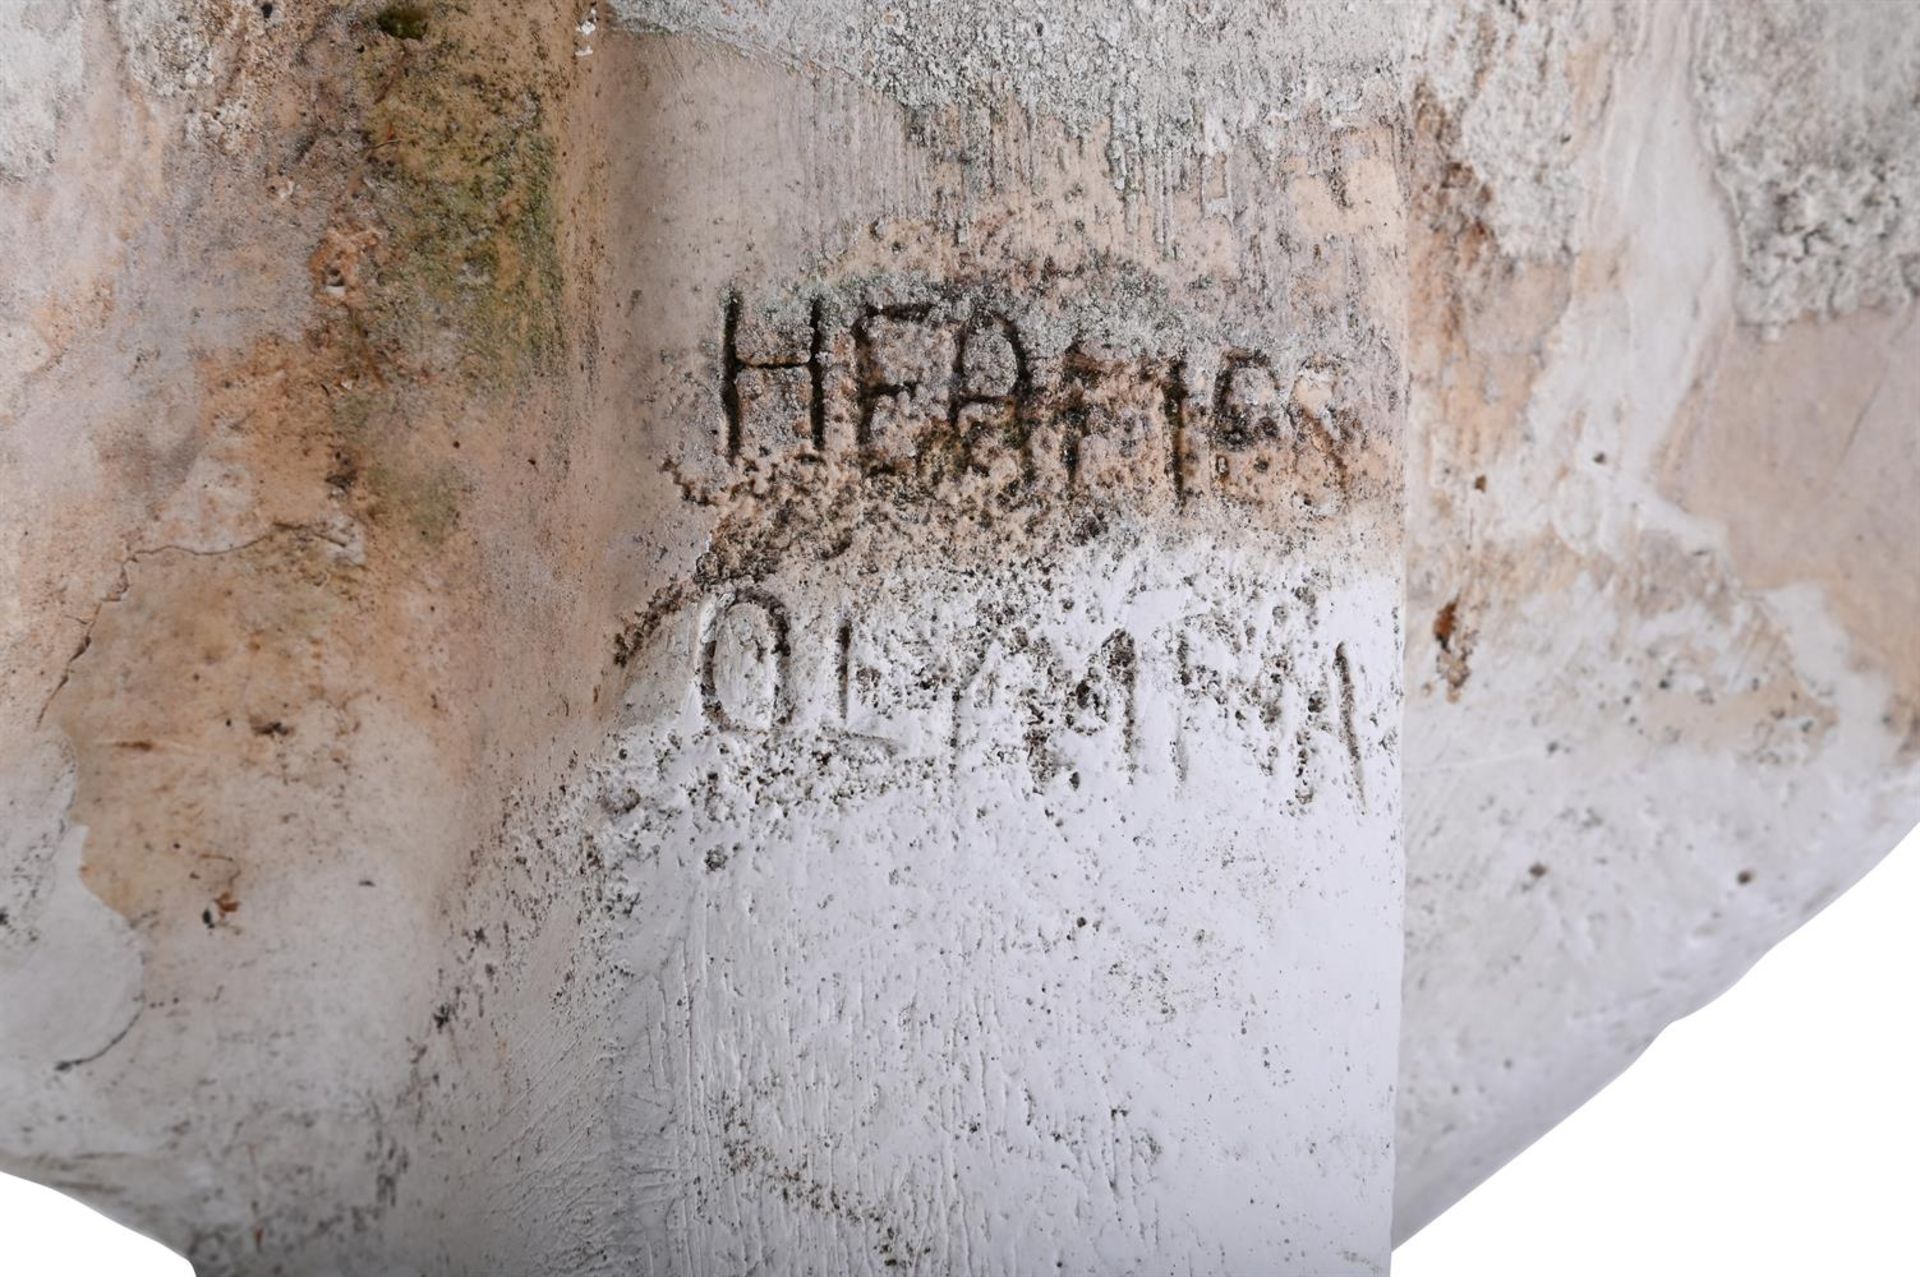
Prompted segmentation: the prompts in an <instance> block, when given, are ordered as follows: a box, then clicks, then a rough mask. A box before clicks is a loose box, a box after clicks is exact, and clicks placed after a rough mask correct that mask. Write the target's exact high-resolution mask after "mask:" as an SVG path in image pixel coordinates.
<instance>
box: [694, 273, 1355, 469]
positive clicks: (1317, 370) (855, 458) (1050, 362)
mask: <svg viewBox="0 0 1920 1277" xmlns="http://www.w3.org/2000/svg"><path fill="white" fill-rule="evenodd" d="M1013 309H1014V308H1013V307H1011V306H1008V305H1005V304H1002V303H1000V302H997V301H994V300H990V299H988V298H985V297H971V296H968V295H965V294H961V295H957V296H956V295H945V296H943V297H942V298H941V299H940V300H938V301H927V302H920V301H916V302H911V303H900V302H884V303H882V302H874V303H861V304H858V305H854V304H851V303H847V302H846V301H844V299H830V298H828V297H825V296H822V297H816V298H813V299H811V300H806V301H796V300H786V301H783V302H779V303H774V304H768V305H752V306H750V305H747V304H746V303H745V302H744V301H743V300H742V298H741V297H739V296H738V295H730V296H729V297H728V298H727V300H726V302H725V306H724V310H723V314H722V318H721V330H722V332H721V365H722V366H721V384H720V401H721V420H722V439H721V443H722V447H723V449H724V452H725V455H726V457H727V458H728V460H729V461H730V463H732V464H733V465H734V466H736V467H746V468H753V467H759V466H763V465H766V464H769V463H773V462H777V461H780V460H782V459H786V458H791V457H794V456H803V455H804V456H811V457H814V458H816V459H819V460H827V461H844V462H847V463H850V464H854V465H857V466H859V467H861V468H862V469H864V470H865V471H867V472H869V473H874V472H890V473H910V474H913V475H916V476H918V477H920V478H922V479H925V480H929V481H932V482H935V483H939V484H961V485H965V484H979V485H984V486H985V489H986V490H988V491H1003V492H1004V491H1010V490H1012V488H1014V487H1016V486H1018V485H1020V484H1022V483H1026V484H1032V483H1034V482H1036V481H1040V482H1044V483H1046V484H1047V486H1048V487H1049V488H1050V489H1052V490H1055V491H1058V492H1062V493H1081V494H1088V495H1092V494H1100V495H1107V496H1123V497H1128V498H1134V499H1146V500H1162V499H1164V500H1165V501H1166V502H1168V503H1170V504H1172V505H1174V506H1179V505H1181V504H1184V503H1185V502H1186V501H1187V500H1188V498H1189V497H1192V496H1196V495H1204V494H1211V495H1216V496H1223V497H1237V498H1244V499H1249V500H1253V499H1260V498H1262V497H1264V496H1267V495H1271V494H1272V492H1273V491H1275V490H1276V488H1277V486H1278V484H1279V481H1280V480H1282V479H1283V478H1284V477H1285V476H1286V475H1288V474H1291V473H1295V472H1299V471H1301V470H1302V469H1303V468H1304V464H1305V463H1306V462H1308V461H1320V462H1326V461H1330V462H1332V463H1333V465H1334V466H1335V467H1336V468H1338V467H1341V466H1342V465H1343V464H1344V461H1343V455H1342V454H1343V452H1344V451H1345V450H1347V449H1349V448H1351V447H1352V446H1353V445H1354V443H1355V441H1356V440H1357V437H1358V433H1359V431H1358V414H1357V411H1356V410H1355V409H1354V408H1353V407H1352V406H1351V405H1350V404H1347V403H1345V402H1343V396H1342V395H1341V394H1340V393H1339V392H1338V381H1339V379H1338V375H1337V369H1336V368H1335V366H1334V365H1333V364H1332V363H1331V361H1327V360H1324V359H1313V360H1308V361H1307V362H1306V363H1305V364H1303V365H1301V366H1299V367H1296V368H1288V369H1285V370H1283V369H1282V368H1281V367H1280V366H1279V365H1278V364H1277V363H1276V362H1275V360H1274V358H1273V357H1272V356H1271V355H1270V354H1269V353H1267V352H1264V351H1259V350H1249V349H1241V348H1230V349H1226V350H1222V351H1208V352H1200V353H1197V354H1196V353H1193V352H1179V353H1174V354H1145V355H1143V354H1140V353H1137V352H1132V351H1126V350H1119V349H1113V348H1109V347H1107V346H1103V345H1102V344H1101V343H1100V342H1099V341H1097V340H1095V339H1093V338H1091V337H1088V336H1085V335H1080V336H1075V337H1073V338H1071V340H1069V341H1068V342H1067V343H1066V344H1065V345H1064V346H1060V345H1058V344H1057V343H1058V336H1057V334H1056V335H1055V338H1054V340H1055V342H1056V345H1055V346H1054V347H1053V348H1052V349H1051V350H1048V349H1045V348H1037V347H1036V345H1035V343H1034V342H1032V341H1030V340H1029V338H1028V336H1027V334H1026V333H1025V332H1024V331H1023V326H1022V321H1021V320H1020V319H1018V318H1016V317H1015V315H1014V314H1013V313H1011V312H1012V310H1013ZM1320 468H1321V470H1322V471H1324V470H1325V467H1324V466H1322V467H1320Z"/></svg>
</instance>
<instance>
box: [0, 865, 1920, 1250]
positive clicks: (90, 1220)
mask: <svg viewBox="0 0 1920 1277" xmlns="http://www.w3.org/2000/svg"><path fill="white" fill-rule="evenodd" d="M0 1255H3V1256H4V1260H0V1264H3V1265H4V1271H5V1272H6V1273H8V1274H11V1275H15V1277H53V1275H54V1274H58V1275H59V1277H94V1275H95V1274H99V1275H102V1277H107V1275H111V1277H186V1274H188V1273H190V1272H191V1269H190V1268H189V1267H188V1266H187V1264H186V1262H185V1261H184V1260H182V1259H180V1258H179V1257H178V1256H175V1255H173V1254H171V1253H169V1252H167V1251H166V1250H165V1249H163V1248H162V1247H160V1246H157V1245H155V1244H154V1243H152V1242H149V1241H147V1240H145V1239H144V1238H140V1237H137V1236H135V1235H134V1234H132V1233H130V1232H128V1231H127V1230H125V1229H123V1228H120V1227H118V1226H116V1225H114V1224H111V1223H108V1222H107V1221H106V1220H105V1219H103V1218H102V1217H100V1216H99V1215H96V1214H94V1213H93V1212H92V1211H90V1210H88V1209H87V1208H86V1207H84V1206H81V1205H79V1204H78V1203H76V1202H73V1201H70V1200H69V1199H67V1198H64V1197H62V1196H60V1195H59V1194H58V1193H55V1192H52V1191H51V1190H49V1189H43V1188H38V1187H36V1186H33V1185H30V1184H26V1183H23V1182H22V1181H20V1180H16V1179H11V1178H9V1177H6V1176H0ZM1393 1272H1394V1277H1624V1275H1626V1274H1633V1275H1634V1277H1719V1275H1721V1274H1737V1275H1738V1277H1814V1275H1822V1274H1846V1275H1847V1277H1855V1275H1857V1274H1882V1273H1920V833H1917V834H1915V835H1910V836H1909V837H1908V838H1907V840H1906V841H1905V842H1904V843H1902V844H1901V846H1900V848H1899V850H1897V851H1895V852H1894V853H1893V855H1892V856H1890V857H1889V858H1888V859H1887V861H1886V863H1884V864H1883V865H1881V866H1880V867H1879V868H1878V869H1876V870H1874V871H1873V873H1871V874H1870V875H1868V877H1867V879H1866V881H1865V882H1863V883H1862V884H1861V885H1860V887H1858V888H1856V889H1855V890H1853V891H1851V892H1849V893H1847V894H1846V895H1844V896H1842V897H1841V898H1840V900H1839V901H1838V902H1837V903H1835V904H1834V905H1833V906H1832V907H1830V908H1829V909H1828V910H1827V911H1826V912H1825V913H1823V914H1821V915H1820V916H1819V917H1817V918H1815V919H1814V920H1813V921H1812V922H1811V923H1809V924H1807V926H1806V927H1804V928H1803V929H1802V930H1801V931H1800V932H1799V933H1798V934H1796V935H1794V936H1793V937H1792V938H1790V939H1789V940H1788V941H1787V942H1786V943H1785V944H1783V945H1781V946H1780V948H1778V949H1776V950H1775V951H1774V952H1773V953H1771V954H1769V955H1768V956H1767V957H1766V958H1764V959H1762V960H1761V962H1760V965H1759V966H1757V967H1755V968H1754V970H1753V972H1752V974H1750V975H1749V976H1748V977H1747V978H1746V979H1745V980H1743V981H1741V982H1740V983H1739V984H1738V985H1736V986H1735V987H1734V989H1733V991H1732V992H1730V993H1728V994H1727V995H1726V996H1724V997H1722V998H1721V999H1720V1000H1719V1001H1717V1002H1715V1003H1714V1004H1713V1005H1711V1006H1709V1007H1708V1008H1706V1010H1704V1011H1701V1012H1700V1013H1699V1014H1697V1015H1695V1016H1693V1017H1691V1018H1689V1019H1687V1020H1683V1021H1681V1022H1680V1023H1679V1024H1677V1025H1675V1026H1673V1027H1672V1028H1670V1029H1668V1030H1667V1032H1666V1033H1664V1034H1662V1035H1661V1037H1660V1038H1659V1040H1658V1041H1656V1042H1655V1043H1654V1044H1653V1047H1652V1048H1651V1049H1650V1050H1649V1051H1648V1052H1647V1054H1646V1055H1645V1056H1644V1057H1642V1058H1641V1060H1640V1062H1639V1063H1638V1064H1636V1065H1634V1066H1633V1068H1631V1069H1630V1070H1628V1071H1627V1073H1626V1075H1625V1076H1624V1077H1622V1078H1621V1079H1620V1080H1619V1081H1617V1082H1615V1083H1614V1084H1613V1085H1612V1086H1610V1087H1608V1088H1607V1089H1606V1090H1605V1091H1603V1092H1601V1093H1600V1095H1598V1096H1597V1097H1595V1098H1594V1099H1593V1101H1592V1102H1591V1103H1589V1104H1587V1105H1586V1107H1584V1108H1582V1109H1581V1110H1580V1111H1579V1112H1578V1113H1575V1114H1574V1115H1573V1116H1572V1117H1571V1118H1568V1119H1567V1121H1565V1122H1564V1123H1562V1124H1561V1125H1560V1127H1559V1128H1558V1129H1556V1130H1555V1131H1553V1132H1552V1133H1551V1134H1549V1135H1548V1136H1547V1137H1546V1138H1545V1139H1542V1140H1541V1141H1540V1142H1539V1143H1538V1144H1536V1145H1534V1146H1533V1147H1532V1148H1531V1149H1529V1150H1527V1151H1526V1152H1525V1153H1523V1154H1521V1155H1520V1157H1518V1158H1517V1159H1515V1160H1514V1162H1513V1163H1512V1164H1510V1165H1509V1166H1508V1167H1507V1168H1506V1169H1505V1170H1503V1171H1501V1172H1500V1173H1499V1174H1497V1175H1495V1176H1494V1177H1493V1178H1492V1179H1490V1180H1488V1181H1487V1182H1486V1184H1484V1185H1482V1186H1481V1188H1480V1189H1479V1190H1477V1191H1476V1192H1474V1193H1473V1194H1472V1195H1470V1196H1469V1197H1467V1198H1466V1199H1465V1200H1464V1201H1462V1202H1461V1203H1460V1204H1459V1205H1458V1206H1456V1207H1454V1208H1453V1210H1451V1211H1449V1212H1448V1213H1447V1214H1445V1215H1443V1216H1441V1217H1440V1219H1438V1220H1437V1221H1435V1222H1434V1223H1433V1224H1432V1225H1430V1226H1429V1227H1428V1228H1427V1229H1426V1230H1425V1231H1424V1232H1422V1233H1421V1234H1420V1235H1419V1236H1417V1237H1415V1238H1413V1239H1412V1240H1411V1241H1409V1242H1408V1243H1407V1244H1406V1245H1405V1246H1402V1247H1401V1248H1400V1250H1399V1252H1398V1253H1397V1254H1396V1255H1395V1256H1394V1264H1393Z"/></svg>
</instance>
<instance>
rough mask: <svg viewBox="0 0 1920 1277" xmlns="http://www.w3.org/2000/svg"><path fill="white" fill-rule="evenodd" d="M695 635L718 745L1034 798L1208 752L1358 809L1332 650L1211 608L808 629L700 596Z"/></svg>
mask: <svg viewBox="0 0 1920 1277" xmlns="http://www.w3.org/2000/svg"><path fill="white" fill-rule="evenodd" d="M1305 594H1306V595H1307V597H1308V599H1309V600H1310V599H1311V591H1306V592H1305ZM1290 597H1291V596H1290ZM1294 601H1295V602H1298V600H1297V599H1296V600H1294ZM1302 606H1306V607H1311V606H1312V604H1311V602H1308V603H1306V604H1303V605H1302ZM889 610H890V609H889ZM1283 611H1284V609H1283V608H1282V607H1280V606H1277V605H1272V606H1270V607H1269V612H1270V615H1271V616H1272V617H1274V618H1276V620H1277V619H1278V618H1280V617H1281V615H1282V613H1283ZM885 614H886V612H884V611H883V613H882V615H885ZM1062 615H1063V616H1067V617H1071V616H1072V615H1073V612H1072V610H1071V609H1069V610H1068V611H1067V612H1065V613H1063V614H1062ZM697 626H698V635H699V642H698V647H697V652H698V672H697V681H698V690H699V702H700V712H701V714H702V716H703V717H704V718H705V720H706V723H707V725H708V727H709V728H711V729H712V730H714V731H717V732H721V733H724V734H729V735H740V736H747V737H756V738H780V737H792V738H796V739H798V738H802V737H805V738H810V739H815V740H820V739H825V740H829V741H831V740H838V741H841V742H844V743H846V744H849V745H856V744H857V745H858V746H860V747H862V748H867V749H879V750H882V751H884V752H885V753H887V754H888V755H890V756H893V757H897V758H907V757H919V758H940V759H944V760H945V762H946V764H947V766H949V767H951V768H960V767H967V768H974V767H980V766H988V767H994V766H1011V767H1016V768H1020V769H1024V770H1025V771H1026V772H1027V773H1028V774H1029V776H1030V778H1031V780H1032V781H1033V783H1034V784H1035V785H1036V786H1038V787H1045V786H1047V785H1049V784H1051V783H1053V782H1054V781H1055V780H1058V779H1061V778H1066V779H1067V781H1068V783H1070V784H1072V785H1074V786H1075V787H1077V786H1078V783H1079V777H1080V775H1081V773H1082V772H1084V771H1085V770H1086V769H1088V768H1098V769H1104V770H1108V771H1116V772H1122V773H1125V774H1126V775H1128V776H1133V775H1136V774H1137V773H1138V772H1139V771H1140V770H1141V769H1142V767H1143V766H1144V767H1146V768H1147V769H1148V770H1161V771H1166V772H1170V773H1171V774H1172V775H1173V776H1174V778H1175V779H1184V778H1185V776H1186V772H1187V769H1188V767H1189V765H1190V763H1191V758H1192V754H1193V751H1194V750H1195V749H1196V748H1199V747H1202V746H1204V747H1208V748H1221V747H1224V748H1229V749H1231V750H1232V751H1234V752H1235V755H1236V756H1237V757H1239V758H1241V759H1244V760H1250V761H1252V762H1253V763H1255V764H1257V766H1258V768H1259V769H1260V771H1262V772H1264V773H1265V774H1267V775H1274V776H1278V775H1282V774H1286V775H1291V776H1292V777H1293V778H1294V780H1293V784H1292V786H1291V788H1290V789H1287V790H1283V791H1282V793H1283V794H1285V795H1287V796H1290V797H1291V798H1292V799H1294V800H1295V801H1299V802H1307V801H1311V800H1312V798H1313V797H1314V791H1315V784H1316V779H1315V778H1316V776H1317V775H1320V774H1322V773H1323V772H1329V771H1330V772H1331V774H1334V775H1336V776H1340V777H1342V778H1343V779H1344V780H1345V782H1346V783H1348V784H1350V785H1351V786H1352V788H1353V791H1354V793H1355V794H1356V795H1357V796H1358V797H1359V799H1360V801H1362V802H1363V803H1364V799H1365V782H1364V779H1363V771H1364V767H1363V761H1362V759H1363V753H1364V751H1363V749H1362V746H1361V737H1360V732H1361V730H1362V727H1363V717H1364V709H1363V708H1362V706H1361V704H1360V695H1359V690H1358V688H1357V686H1356V683H1355V679H1354V674H1353V671H1352V668H1351V666H1350V664H1349V662H1348V660H1347V656H1346V650H1345V647H1344V646H1343V645H1340V644H1332V645H1326V644H1323V643H1322V642H1321V641H1320V640H1319V639H1317V638H1316V637H1315V636H1314V632H1313V627H1312V626H1307V627H1304V628H1302V627H1297V626H1284V625H1278V624H1275V625H1270V626H1268V627H1266V628H1265V629H1264V630H1261V629H1259V628H1257V627H1253V626H1249V625H1247V624H1246V623H1245V622H1244V620H1240V619H1236V618H1235V617H1233V616H1232V615H1230V614H1228V613H1226V612H1223V611H1212V610H1203V611H1200V612H1197V613H1194V614H1191V615H1186V616H1181V617H1176V618H1173V619H1170V620H1168V621H1166V622H1164V623H1159V624H1154V625H1151V626H1150V627H1149V628H1148V629H1146V630H1144V631H1142V632H1140V633H1136V632H1135V629H1134V628H1133V627H1129V626H1125V625H1121V626H1115V627H1112V628H1109V629H1107V630H1105V632H1104V633H1100V634H1097V635H1096V634H1092V633H1089V632H1087V631H1085V630H1084V629H1080V630H1074V629H1073V628H1071V627H1063V626H1061V625H1057V624H1056V625H1052V626H1048V625H1043V624H1035V625H1033V626H1030V627H1029V626H1015V627H1004V626H1001V625H998V624H993V623H988V622H987V621H985V620H984V619H982V618H981V617H964V618H953V617H949V618H948V619H946V620H944V621H940V622H935V621H932V620H929V619H928V618H924V617H922V618H913V617H907V618H901V617H898V616H895V617H894V618H893V619H890V620H885V621H875V620H869V619H868V618H866V617H864V616H862V615H859V614H857V613H853V612H843V613H841V614H840V615H838V616H836V617H833V618H830V619H823V620H819V621H818V622H817V623H810V622H805V621H801V620H798V619H796V616H795V613H793V612H792V611H790V609H789V608H788V606H787V605H786V604H785V603H783V602H782V601H781V600H780V599H779V598H777V597H776V596H775V595H774V594H773V593H771V592H769V591H767V590H765V589H761V588H758V587H756V588H753V589H748V590H741V591H735V592H731V593H726V594H722V595H719V596H716V597H713V598H710V599H708V600H707V601H706V602H705V604H704V605H703V606H702V607H701V608H700V609H699V612H698V616H697ZM1316 756H1317V757H1318V759H1319V760H1320V761H1319V762H1318V763H1316V761H1315V760H1316Z"/></svg>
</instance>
